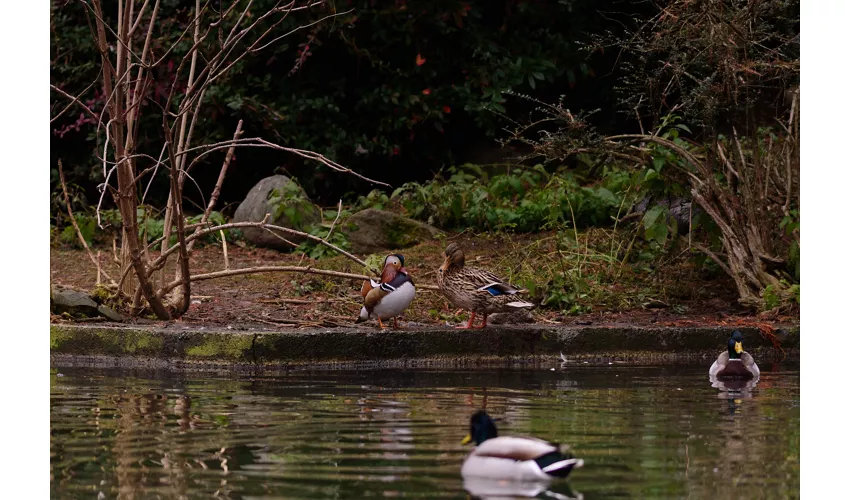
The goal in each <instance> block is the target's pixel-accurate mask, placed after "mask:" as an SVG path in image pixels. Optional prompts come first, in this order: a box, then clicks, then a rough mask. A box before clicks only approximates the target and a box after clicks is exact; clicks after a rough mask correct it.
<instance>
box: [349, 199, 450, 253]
mask: <svg viewBox="0 0 850 500" xmlns="http://www.w3.org/2000/svg"><path fill="white" fill-rule="evenodd" d="M342 230H343V231H344V232H345V233H346V236H348V240H349V241H350V242H351V249H352V250H353V251H354V252H355V253H375V252H380V251H383V250H395V249H399V248H407V247H411V246H413V245H417V244H419V243H421V242H423V241H427V240H431V239H434V238H436V237H437V236H438V235H439V234H440V230H439V229H437V228H435V227H434V226H430V225H428V224H425V223H424V222H419V221H415V220H413V219H408V218H407V217H402V216H400V215H396V214H394V213H392V212H386V211H384V210H376V209H374V208H367V209H366V210H362V211H360V212H357V213H356V214H354V215H352V216H351V217H350V218H349V219H348V220H347V221H346V222H345V223H344V224H343V225H342Z"/></svg>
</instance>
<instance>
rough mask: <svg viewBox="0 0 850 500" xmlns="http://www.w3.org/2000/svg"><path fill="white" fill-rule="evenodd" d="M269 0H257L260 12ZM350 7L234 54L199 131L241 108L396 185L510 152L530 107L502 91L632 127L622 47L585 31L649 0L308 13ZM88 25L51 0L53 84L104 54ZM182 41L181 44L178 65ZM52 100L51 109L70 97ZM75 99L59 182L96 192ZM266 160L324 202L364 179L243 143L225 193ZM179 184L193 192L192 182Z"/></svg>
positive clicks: (267, 133)
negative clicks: (510, 128)
mask: <svg viewBox="0 0 850 500" xmlns="http://www.w3.org/2000/svg"><path fill="white" fill-rule="evenodd" d="M273 3H274V2H272V1H271V0H258V1H256V2H254V4H255V5H256V10H257V11H258V12H259V11H261V10H263V9H266V8H268V7H270V6H271V5H273ZM109 4H110V2H105V5H104V8H105V11H106V13H107V15H114V13H113V11H115V9H114V8H110V7H111V6H110V5H109ZM193 6H194V4H193V3H192V2H179V1H173V0H172V1H168V0H166V1H163V2H162V6H161V8H162V9H163V15H161V16H160V19H162V20H163V22H164V23H167V26H165V27H164V29H163V30H162V31H163V32H165V33H175V34H176V33H177V32H179V31H181V30H183V29H185V28H186V26H187V24H188V23H189V21H190V19H191V9H192V7H193ZM349 9H353V11H352V12H351V13H350V14H346V15H344V16H340V17H336V18H334V19H331V20H329V21H324V22H320V23H317V24H315V25H314V26H311V27H308V28H305V29H302V30H300V31H297V32H296V33H294V34H293V35H292V36H289V37H287V38H285V39H283V40H281V41H280V42H278V43H276V44H275V45H274V46H273V47H270V48H269V49H267V50H265V51H263V52H261V53H259V54H258V55H257V56H256V57H253V58H248V59H246V60H244V61H243V62H240V63H239V64H238V65H237V67H235V68H234V70H233V71H231V72H230V73H229V74H228V75H227V77H226V78H224V79H222V80H220V81H218V82H217V84H216V85H215V86H214V87H213V88H212V89H211V90H210V91H209V92H208V93H207V95H206V100H207V102H208V105H207V106H206V108H205V109H206V110H207V113H208V114H209V116H208V117H207V119H206V120H204V121H202V122H201V127H200V130H197V131H196V132H195V134H196V135H195V137H196V138H197V139H196V140H195V141H194V142H195V143H196V144H197V143H201V142H215V141H219V140H226V139H229V138H230V137H231V136H232V134H233V130H234V129H235V127H236V123H237V121H238V120H239V119H244V120H245V129H246V132H245V136H246V137H248V136H261V137H264V138H266V139H268V140H272V141H275V142H278V143H280V144H283V145H287V146H292V147H298V148H303V149H311V150H314V151H317V152H320V153H322V154H325V155H326V156H328V157H329V158H332V159H334V160H336V161H337V162H339V163H341V164H343V165H346V166H348V167H350V168H352V169H354V170H356V171H359V172H361V173H363V174H365V175H367V176H371V177H373V178H377V179H380V180H383V181H386V182H389V183H390V184H393V185H394V186H398V185H401V184H402V183H404V182H407V181H423V180H426V179H430V178H431V177H433V175H434V174H435V173H436V172H437V171H439V170H440V169H441V168H443V167H444V166H447V165H451V164H456V163H460V162H463V161H473V162H477V163H488V162H497V161H499V160H501V158H502V156H503V154H504V153H503V152H497V151H495V148H496V147H497V146H498V145H497V144H496V142H495V138H497V137H499V136H500V133H501V129H502V128H503V127H505V126H506V124H507V123H508V120H506V119H505V117H504V114H505V113H507V114H508V115H509V116H512V117H516V116H524V115H526V114H527V113H528V112H530V111H531V109H532V108H533V106H534V104H533V103H529V102H526V101H523V100H520V99H510V98H507V97H508V96H506V95H505V94H504V93H505V92H506V91H508V90H512V91H515V92H521V93H526V94H533V95H535V96H536V97H538V98H540V99H549V100H555V99H558V98H559V96H561V95H565V103H566V104H567V105H568V106H572V107H575V108H585V109H593V108H602V109H605V110H608V111H607V112H606V113H597V114H596V115H594V118H595V119H596V120H597V122H598V123H597V124H598V125H601V126H603V127H606V126H607V127H610V128H614V126H615V125H623V123H622V120H623V117H622V116H620V115H617V114H616V113H615V112H614V110H613V107H612V106H610V105H609V103H611V102H613V98H614V97H613V93H612V90H613V86H614V83H615V82H614V79H613V77H612V76H611V74H610V71H611V68H612V66H613V63H614V61H615V58H616V53H615V52H613V51H609V52H608V53H605V52H604V51H599V52H596V53H594V54H592V55H591V54H590V53H588V52H587V51H584V50H582V47H583V46H584V43H585V42H586V41H587V40H588V34H589V33H593V32H600V31H602V30H618V29H620V28H621V24H620V23H619V22H614V21H612V20H611V19H610V18H609V17H608V16H607V15H606V11H613V10H616V11H618V13H619V15H620V16H626V17H630V16H637V15H640V10H641V9H644V10H646V9H647V6H646V5H645V4H640V3H638V4H633V3H631V2H622V1H610V0H609V1H592V0H585V1H582V0H559V1H547V0H537V1H521V0H503V1H480V0H479V1H475V0H470V1H452V0H440V1H424V0H422V1H404V0H398V1H369V0H360V1H343V0H340V1H337V2H335V3H333V4H331V5H329V6H328V8H327V9H325V10H324V11H323V12H313V13H312V14H311V15H312V16H313V19H312V20H314V21H315V20H318V19H319V18H321V17H323V16H325V15H328V14H331V13H333V12H344V11H347V10H349ZM304 21H305V17H304V16H303V15H302V16H296V15H293V16H292V19H291V20H287V22H285V23H283V24H282V25H281V26H279V27H278V28H276V30H277V31H279V32H280V33H275V35H276V36H277V35H279V34H283V33H286V32H287V31H289V30H291V29H293V28H295V27H296V26H297V25H298V24H303V23H304ZM91 38H92V37H91V34H90V31H89V24H88V21H87V19H86V15H85V12H84V10H83V9H82V8H81V7H80V6H79V5H78V4H76V3H75V2H61V1H56V2H54V3H53V8H52V19H51V39H52V40H51V80H52V81H51V83H53V84H54V85H56V86H58V87H59V88H62V89H63V90H66V91H67V92H69V93H72V94H76V93H78V92H80V91H81V90H82V89H84V88H85V87H86V86H87V85H88V84H89V83H91V82H92V81H93V80H94V79H95V78H96V77H97V76H98V71H99V64H100V61H99V58H98V57H97V53H96V49H95V47H94V44H93V42H92V40H91ZM171 38H172V39H173V38H175V37H174V36H172V37H171ZM167 43H168V42H167V40H156V41H155V50H159V51H160V52H164V50H165V47H166V46H167ZM187 48H188V47H182V50H183V51H185V50H186V49H187ZM179 54H180V51H179V50H178V51H176V52H175V62H176V61H177V60H179ZM174 69H175V68H174V67H173V65H172V66H166V67H165V69H164V72H165V74H163V75H162V81H163V83H162V85H163V86H165V85H167V83H168V82H170V81H171V80H173V74H171V75H169V74H168V71H173V70H174ZM96 88H97V86H95V87H94V88H93V89H92V91H91V92H90V93H89V95H88V97H87V98H86V99H85V101H86V103H87V104H88V105H89V106H90V107H91V108H92V109H94V110H95V111H96V112H99V111H100V110H101V109H102V105H103V99H104V97H103V95H102V93H99V92H95V91H94V89H96ZM157 90H158V91H161V92H163V93H165V92H167V88H162V89H157ZM155 92H156V90H155ZM52 97H53V99H52V102H53V101H56V104H54V109H53V112H57V111H58V110H59V109H61V107H64V105H65V102H64V100H62V99H61V98H59V97H58V96H56V95H55V94H54V95H53V96H52ZM77 111H78V110H72V112H69V113H67V115H66V116H64V117H63V118H62V119H60V120H57V121H56V122H54V123H53V124H52V125H51V156H52V160H53V162H52V163H53V166H52V167H51V170H52V173H53V174H54V175H53V176H52V177H53V178H52V181H53V184H54V187H55V185H56V182H57V177H56V175H55V161H56V159H58V158H62V159H63V161H64V164H65V165H66V169H67V170H70V172H69V178H70V179H69V181H70V182H71V184H73V185H75V186H77V187H78V188H79V189H78V194H79V195H80V196H81V197H82V198H84V199H87V200H88V201H89V202H91V201H92V200H93V199H96V197H97V191H96V185H97V184H98V183H99V182H102V180H103V179H102V169H101V168H100V166H99V165H98V164H97V160H96V159H95V158H94V155H93V152H94V150H95V148H96V145H95V134H94V131H95V124H94V120H93V119H89V118H88V117H86V116H85V115H83V114H81V113H78V112H77ZM154 116H156V115H154ZM618 120H619V121H618ZM142 130H143V132H142V134H141V135H142V137H143V142H142V144H141V145H140V150H142V151H146V152H148V153H151V154H152V155H153V156H156V155H157V154H158V148H159V147H160V145H161V138H160V134H161V127H160V123H159V119H157V118H153V119H151V120H150V121H149V122H143V124H142ZM501 135H503V134H501ZM102 140H103V137H102V135H101V141H102ZM97 147H102V144H101V146H97ZM213 158H214V159H212V160H211V161H212V162H218V161H220V160H219V159H215V157H213ZM217 171H218V169H217V168H207V169H205V168H203V166H201V167H200V168H198V169H196V170H195V172H196V175H195V179H196V180H197V181H198V183H199V184H200V186H201V188H202V189H204V190H205V191H208V190H209V188H210V187H211V185H212V184H213V183H214V181H215V176H216V175H217ZM273 172H285V173H288V174H289V175H292V176H295V177H297V178H298V179H299V181H300V182H301V183H302V185H304V187H305V188H306V189H307V191H308V193H309V194H310V195H311V196H312V197H314V198H315V199H317V201H319V202H324V203H333V202H334V201H335V200H336V199H338V198H339V197H340V196H343V195H345V194H347V193H359V194H364V193H365V192H368V190H369V189H371V188H370V187H369V186H367V185H365V183H363V182H358V181H355V180H354V179H352V178H348V177H341V176H340V175H339V174H336V173H332V172H329V171H328V170H326V169H324V168H322V167H317V166H316V165H315V164H306V165H305V164H304V162H303V161H301V160H300V159H298V158H296V157H292V156H286V155H281V154H280V153H276V152H269V151H262V150H240V151H238V153H237V158H236V160H235V163H234V164H233V167H232V168H231V173H230V174H229V177H228V182H226V183H225V187H224V191H223V193H222V201H223V202H224V203H225V204H226V203H232V202H238V201H239V200H241V198H242V197H243V196H244V195H245V193H246V192H247V190H248V189H250V187H251V186H252V185H253V184H254V183H255V182H257V181H258V180H259V179H261V178H263V177H265V176H267V175H270V174H272V173H273ZM186 194H187V196H189V197H190V198H193V201H195V202H196V203H200V201H201V200H200V198H198V197H197V195H196V193H195V192H194V190H193V189H187V192H186ZM166 196H167V181H166V179H165V174H164V173H160V176H159V177H158V179H157V180H156V181H155V183H154V186H153V187H152V191H151V194H150V195H149V198H148V200H147V201H149V202H153V203H154V204H160V203H162V202H164V198H165V197H166ZM187 208H188V209H189V210H191V206H188V207H187Z"/></svg>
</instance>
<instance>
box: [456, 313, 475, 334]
mask: <svg viewBox="0 0 850 500" xmlns="http://www.w3.org/2000/svg"><path fill="white" fill-rule="evenodd" d="M474 319H475V311H472V313H471V314H470V315H469V322H468V323H467V324H466V325H464V326H456V327H455V328H457V329H459V330H471V329H472V328H473V327H472V321H473V320H474Z"/></svg>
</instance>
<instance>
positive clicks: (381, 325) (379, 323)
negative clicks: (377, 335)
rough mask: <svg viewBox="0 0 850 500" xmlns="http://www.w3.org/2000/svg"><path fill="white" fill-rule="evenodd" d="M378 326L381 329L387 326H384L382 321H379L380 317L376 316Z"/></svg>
mask: <svg viewBox="0 0 850 500" xmlns="http://www.w3.org/2000/svg"><path fill="white" fill-rule="evenodd" d="M378 326H379V327H380V328H381V330H383V329H384V328H387V327H386V326H384V322H383V321H381V318H378Z"/></svg>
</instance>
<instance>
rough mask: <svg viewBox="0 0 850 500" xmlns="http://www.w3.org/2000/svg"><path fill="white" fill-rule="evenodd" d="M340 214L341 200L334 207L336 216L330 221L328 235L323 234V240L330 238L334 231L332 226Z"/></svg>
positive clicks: (334, 225)
mask: <svg viewBox="0 0 850 500" xmlns="http://www.w3.org/2000/svg"><path fill="white" fill-rule="evenodd" d="M340 215H342V200H339V205H338V206H337V208H336V218H335V219H334V221H333V222H332V223H331V228H330V229H328V235H327V236H325V240H328V239H330V237H331V235H332V234H333V232H334V227H336V222H337V221H338V220H339V216H340Z"/></svg>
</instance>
